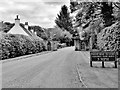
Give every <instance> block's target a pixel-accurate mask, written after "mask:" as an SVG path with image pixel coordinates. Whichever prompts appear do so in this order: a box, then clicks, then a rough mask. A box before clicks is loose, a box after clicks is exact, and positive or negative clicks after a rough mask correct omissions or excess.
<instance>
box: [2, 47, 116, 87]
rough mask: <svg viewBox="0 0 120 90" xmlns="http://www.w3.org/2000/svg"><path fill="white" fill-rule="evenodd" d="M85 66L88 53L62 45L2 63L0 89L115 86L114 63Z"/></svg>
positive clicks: (87, 62) (87, 61)
mask: <svg viewBox="0 0 120 90" xmlns="http://www.w3.org/2000/svg"><path fill="white" fill-rule="evenodd" d="M93 65H94V67H90V66H89V52H85V51H83V52H80V51H74V47H68V48H63V49H60V50H58V51H54V52H51V53H47V54H42V55H38V56H33V57H29V58H25V59H21V60H14V61H11V62H10V61H9V62H5V63H3V64H2V88H106V87H109V88H117V87H118V70H117V69H115V68H113V66H114V64H112V63H107V64H106V65H105V66H106V68H101V63H94V64H93Z"/></svg>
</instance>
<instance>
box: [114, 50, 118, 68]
mask: <svg viewBox="0 0 120 90" xmlns="http://www.w3.org/2000/svg"><path fill="white" fill-rule="evenodd" d="M114 64H115V68H117V51H116V52H115V62H114Z"/></svg>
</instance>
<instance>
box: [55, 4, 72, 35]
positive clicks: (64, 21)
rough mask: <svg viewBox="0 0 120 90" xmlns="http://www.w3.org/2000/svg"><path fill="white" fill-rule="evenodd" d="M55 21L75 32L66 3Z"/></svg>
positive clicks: (62, 27) (63, 27) (61, 26)
mask: <svg viewBox="0 0 120 90" xmlns="http://www.w3.org/2000/svg"><path fill="white" fill-rule="evenodd" d="M55 23H56V24H57V25H58V26H59V27H60V28H61V29H65V30H67V31H69V32H70V33H71V34H72V33H73V28H72V20H71V17H70V13H69V11H68V8H67V6H66V5H63V6H62V7H61V11H60V13H59V14H58V15H57V17H56V20H55Z"/></svg>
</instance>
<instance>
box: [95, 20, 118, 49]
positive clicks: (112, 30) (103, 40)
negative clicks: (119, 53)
mask: <svg viewBox="0 0 120 90" xmlns="http://www.w3.org/2000/svg"><path fill="white" fill-rule="evenodd" d="M118 41H119V42H118ZM97 44H98V46H99V48H100V49H103V50H120V22H116V23H115V24H113V25H111V26H109V27H106V28H104V29H103V30H102V32H101V33H99V34H98V40H97Z"/></svg>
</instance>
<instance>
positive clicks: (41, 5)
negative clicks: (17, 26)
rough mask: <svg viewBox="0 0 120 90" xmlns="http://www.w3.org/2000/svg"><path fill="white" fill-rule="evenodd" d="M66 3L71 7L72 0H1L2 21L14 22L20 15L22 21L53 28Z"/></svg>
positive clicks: (0, 18)
mask: <svg viewBox="0 0 120 90" xmlns="http://www.w3.org/2000/svg"><path fill="white" fill-rule="evenodd" d="M64 4H65V5H67V6H68V7H69V4H70V0H0V21H4V22H11V23H14V19H15V17H16V15H19V18H20V21H21V22H22V23H25V22H28V23H29V25H39V26H41V27H44V28H52V27H54V26H55V22H54V20H55V18H56V16H57V14H58V13H59V11H60V9H61V6H62V5H64Z"/></svg>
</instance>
